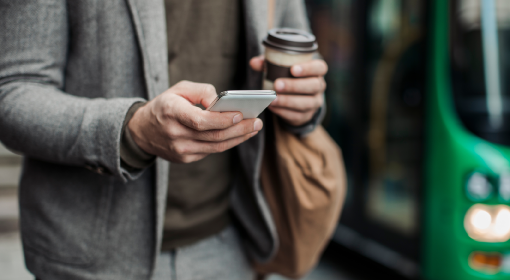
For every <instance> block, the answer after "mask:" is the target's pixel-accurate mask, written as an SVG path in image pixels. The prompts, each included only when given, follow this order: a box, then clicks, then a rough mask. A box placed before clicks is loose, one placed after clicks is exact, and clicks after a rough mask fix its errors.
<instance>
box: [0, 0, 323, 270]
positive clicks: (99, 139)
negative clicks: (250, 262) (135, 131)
mask: <svg viewBox="0 0 510 280" xmlns="http://www.w3.org/2000/svg"><path fill="white" fill-rule="evenodd" d="M277 2H278V3H276V4H277V8H276V9H275V16H274V17H275V25H277V26H286V27H294V28H301V29H307V19H306V15H305V13H304V4H303V1H297V0H282V1H277ZM0 7H2V8H1V9H0V30H1V31H2V32H0V42H1V43H0V54H2V55H0V141H1V142H2V143H3V144H5V145H6V146H7V147H9V148H10V149H12V150H16V151H19V152H21V153H23V154H24V156H25V158H24V162H23V172H22V175H21V181H20V190H19V199H20V229H21V237H22V240H23V249H24V256H25V262H26V265H27V268H28V269H29V270H30V271H31V272H32V273H33V274H34V275H35V276H36V277H37V278H41V279H55V280H61V279H62V280H63V279H76V280H92V279H104V280H117V279H137V280H138V279H150V276H151V273H152V269H153V266H154V264H155V262H156V259H157V257H158V256H159V251H160V245H161V238H162V233H163V222H164V221H163V218H164V212H165V201H166V197H167V192H166V191H167V187H168V170H169V163H168V162H167V161H165V160H163V159H161V158H158V159H157V160H156V164H155V165H154V166H152V167H150V168H146V169H144V170H141V171H130V170H126V169H125V168H123V167H122V166H121V161H120V139H121V131H122V125H123V122H124V119H125V116H126V114H127V112H128V110H129V108H131V106H132V105H133V104H134V103H136V102H143V101H146V100H150V99H153V98H154V97H155V96H157V95H158V94H161V93H162V92H164V91H165V90H166V89H168V79H167V77H168V61H167V38H166V26H165V12H164V11H165V10H164V3H163V1H162V0H109V1H96V0H80V1H74V0H68V1H66V0H44V1H26V0H23V1H11V0H0ZM243 13H244V19H245V20H244V22H245V24H244V26H245V32H246V34H245V36H246V39H247V40H246V57H245V61H246V62H247V61H248V59H249V58H251V57H253V56H257V55H259V54H261V53H262V46H261V44H260V42H261V41H262V38H263V36H264V35H265V33H266V32H267V28H266V22H267V20H266V19H267V14H266V13H267V7H266V6H265V1H259V0H243ZM245 67H246V68H245V69H246V73H247V76H246V84H245V85H244V86H243V88H245V89H258V88H260V86H261V78H262V77H261V74H260V73H257V72H254V71H252V70H249V66H248V65H247V64H246V65H245ZM262 117H263V116H262ZM314 121H317V122H318V121H320V120H314ZM263 137H264V130H262V131H261V132H259V134H258V135H257V136H255V137H253V138H251V139H250V140H248V141H246V142H245V143H243V144H241V145H239V146H238V147H237V148H236V150H237V153H238V156H239V169H240V171H239V173H238V174H239V178H236V180H234V182H233V188H232V191H231V205H232V209H233V213H234V214H235V215H236V216H237V217H238V219H239V220H240V226H241V227H242V230H243V231H245V232H246V235H243V242H244V243H245V244H246V248H248V250H247V252H248V254H250V256H251V257H253V258H255V259H258V260H262V261H263V260H268V259H270V258H271V257H272V255H273V254H274V252H275V250H276V248H277V245H278V239H277V236H276V231H275V226H274V223H273V220H272V216H271V213H270V212H269V209H268V207H267V203H266V200H265V198H264V196H263V193H262V191H261V189H260V184H259V175H258V174H259V171H260V165H261V160H262V151H263V149H264V143H263V140H262V139H263Z"/></svg>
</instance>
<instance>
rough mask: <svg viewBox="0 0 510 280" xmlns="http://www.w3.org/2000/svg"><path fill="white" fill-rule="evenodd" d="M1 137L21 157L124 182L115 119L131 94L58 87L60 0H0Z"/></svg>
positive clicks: (64, 30) (63, 18) (63, 41)
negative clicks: (80, 93)
mask: <svg viewBox="0 0 510 280" xmlns="http://www.w3.org/2000/svg"><path fill="white" fill-rule="evenodd" d="M0 30H1V31H0V42H1V43H0V54H1V55H0V141H1V142H3V143H4V144H5V145H6V146H7V147H9V148H10V149H12V150H15V151H18V152H21V153H23V154H24V155H25V156H28V157H31V158H35V159H39V160H44V161H48V162H53V163H58V164H65V165H74V166H81V167H87V168H89V169H91V170H94V171H96V172H97V173H106V174H113V175H115V176H118V177H120V178H123V179H128V178H129V177H130V175H129V174H128V173H127V171H125V170H124V169H122V168H121V167H120V155H119V154H120V152H119V142H120V135H121V130H122V124H123V121H124V118H125V116H126V113H127V111H128V110H129V108H130V107H131V106H132V105H133V104H134V103H135V102H138V101H143V100H142V99H138V98H117V99H103V98H96V99H89V98H83V97H77V96H73V95H71V94H68V93H66V92H64V85H65V69H66V55H67V48H68V44H69V28H68V20H67V11H66V1H65V0H39V1H36V0H19V1H10V0H0Z"/></svg>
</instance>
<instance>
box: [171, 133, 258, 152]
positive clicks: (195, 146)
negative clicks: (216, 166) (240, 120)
mask: <svg viewBox="0 0 510 280" xmlns="http://www.w3.org/2000/svg"><path fill="white" fill-rule="evenodd" d="M257 133H258V131H256V132H252V133H250V134H246V135H243V136H240V137H236V138H232V139H228V140H225V141H221V142H206V141H196V140H186V141H181V142H179V143H176V145H175V147H174V150H175V152H176V153H177V154H180V155H192V154H211V153H221V152H224V151H226V150H228V149H231V148H233V147H235V146H237V145H239V144H241V143H243V142H244V141H246V140H248V139H250V138H251V137H253V136H255V135H257Z"/></svg>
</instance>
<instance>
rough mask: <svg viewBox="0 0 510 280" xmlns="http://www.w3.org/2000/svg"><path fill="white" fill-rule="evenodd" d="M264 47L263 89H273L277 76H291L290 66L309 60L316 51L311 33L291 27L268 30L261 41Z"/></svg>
mask: <svg viewBox="0 0 510 280" xmlns="http://www.w3.org/2000/svg"><path fill="white" fill-rule="evenodd" d="M263 44H264V46H265V47H266V52H265V58H266V60H265V65H264V82H263V86H262V87H263V89H266V90H272V89H274V81H275V80H276V79H278V78H287V77H290V78H291V77H293V76H292V74H291V73H290V68H291V67H292V66H293V65H295V64H299V63H303V62H306V61H310V60H312V58H313V53H314V52H315V51H317V47H318V45H317V41H316V39H315V36H313V35H312V34H310V33H308V32H306V31H303V30H299V29H293V28H274V29H271V30H269V32H268V34H267V36H266V38H265V39H264V41H263Z"/></svg>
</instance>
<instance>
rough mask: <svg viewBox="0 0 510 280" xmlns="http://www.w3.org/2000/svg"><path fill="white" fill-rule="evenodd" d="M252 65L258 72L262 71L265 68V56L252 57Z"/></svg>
mask: <svg viewBox="0 0 510 280" xmlns="http://www.w3.org/2000/svg"><path fill="white" fill-rule="evenodd" d="M250 67H251V69H253V70H255V71H257V72H262V70H264V56H263V55H259V56H256V57H253V58H252V59H250Z"/></svg>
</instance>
